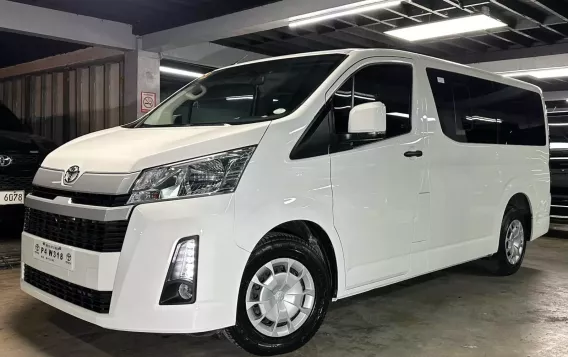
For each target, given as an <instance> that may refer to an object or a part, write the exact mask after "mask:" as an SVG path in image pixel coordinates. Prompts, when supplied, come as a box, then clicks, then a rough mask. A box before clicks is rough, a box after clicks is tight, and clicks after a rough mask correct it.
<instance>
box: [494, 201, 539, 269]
mask: <svg viewBox="0 0 568 357" xmlns="http://www.w3.org/2000/svg"><path fill="white" fill-rule="evenodd" d="M529 219H530V215H529V214H528V213H527V212H526V211H525V210H522V209H519V208H517V207H514V206H508V207H507V210H506V211H505V215H504V216H503V221H502V222H501V233H500V234H501V235H500V238H499V250H498V251H497V253H496V254H494V255H493V257H492V259H491V260H492V261H493V265H494V267H493V269H492V271H493V273H494V274H495V275H498V276H509V275H512V274H515V273H516V272H517V271H518V270H519V269H520V268H521V265H522V264H523V260H524V258H525V253H526V251H527V243H528V240H529V238H530V234H531V233H530V230H529V225H528V223H529V222H528V220H529ZM515 220H518V221H520V222H521V224H522V227H523V231H524V247H523V251H522V254H521V258H520V259H519V261H518V262H517V263H516V264H511V262H509V260H508V259H507V253H506V247H505V240H506V235H507V229H508V228H509V225H510V224H511V222H513V221H515Z"/></svg>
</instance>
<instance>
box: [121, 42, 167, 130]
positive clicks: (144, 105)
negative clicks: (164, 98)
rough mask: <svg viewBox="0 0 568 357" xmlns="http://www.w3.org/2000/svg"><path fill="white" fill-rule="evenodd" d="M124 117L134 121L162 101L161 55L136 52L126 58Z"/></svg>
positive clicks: (129, 53) (128, 120)
mask: <svg viewBox="0 0 568 357" xmlns="http://www.w3.org/2000/svg"><path fill="white" fill-rule="evenodd" d="M124 77H125V78H124V115H125V119H126V122H127V123H128V122H131V121H134V120H136V119H138V118H140V117H141V116H142V115H144V114H146V113H147V112H148V111H149V110H151V109H152V108H154V107H155V106H156V105H157V104H158V102H159V101H160V55H159V54H158V53H155V52H148V51H142V50H134V51H129V52H126V55H125V57H124Z"/></svg>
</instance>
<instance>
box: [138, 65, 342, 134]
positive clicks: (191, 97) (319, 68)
mask: <svg viewBox="0 0 568 357" xmlns="http://www.w3.org/2000/svg"><path fill="white" fill-rule="evenodd" d="M345 58H346V55H343V54H329V55H316V56H304V57H296V58H287V59H279V60H273V61H266V62H259V63H252V64H248V65H242V66H236V67H230V68H226V69H222V70H219V71H215V72H212V73H210V74H208V75H204V76H203V77H201V78H199V79H197V80H195V81H193V82H191V83H190V84H188V85H187V86H186V87H185V88H183V89H182V90H181V91H179V92H178V93H177V94H175V95H173V96H172V97H170V98H169V99H168V100H166V101H165V102H164V103H162V104H161V105H160V106H159V107H158V108H156V109H155V110H154V111H153V112H152V113H151V114H149V115H148V116H147V117H146V118H145V119H142V120H141V121H139V122H138V123H137V125H136V127H177V126H196V125H227V124H229V125H236V124H248V123H254V122H258V121H264V120H273V119H277V118H280V117H283V116H286V115H288V114H290V113H292V112H293V111H294V110H296V109H297V108H298V107H299V106H300V105H301V104H302V103H303V102H304V101H305V100H306V99H307V98H308V97H309V96H310V95H311V94H312V93H313V92H314V91H315V90H316V88H317V87H318V86H319V85H320V84H322V83H323V81H324V80H325V79H326V78H327V77H328V76H329V74H330V73H331V72H332V71H333V70H334V69H335V68H336V67H337V66H338V65H339V64H340V63H341V62H342V61H343V60H344V59H345Z"/></svg>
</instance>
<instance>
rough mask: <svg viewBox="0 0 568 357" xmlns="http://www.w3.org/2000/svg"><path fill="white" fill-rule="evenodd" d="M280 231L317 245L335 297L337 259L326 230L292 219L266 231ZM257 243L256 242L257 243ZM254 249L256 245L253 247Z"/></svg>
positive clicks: (337, 281)
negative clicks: (326, 268)
mask: <svg viewBox="0 0 568 357" xmlns="http://www.w3.org/2000/svg"><path fill="white" fill-rule="evenodd" d="M270 232H281V233H289V234H294V235H296V236H298V237H300V238H303V239H306V240H308V241H309V242H310V244H314V245H316V246H317V247H318V249H319V250H320V252H321V253H322V255H323V259H324V261H325V262H326V265H327V267H328V270H329V275H330V278H331V284H332V289H333V297H334V298H335V297H337V292H338V289H339V281H340V280H339V275H340V274H339V270H340V269H339V264H340V263H339V261H338V259H337V258H338V257H337V252H336V249H335V247H334V245H333V242H332V241H331V238H330V236H329V235H328V234H327V232H326V231H325V230H324V229H323V228H322V227H321V226H320V225H319V224H317V223H315V222H313V221H309V220H292V221H287V222H284V223H281V224H279V225H277V226H275V227H273V228H272V229H270V230H269V231H268V232H266V233H270ZM258 244H259V243H257V245H258ZM255 249H256V247H255Z"/></svg>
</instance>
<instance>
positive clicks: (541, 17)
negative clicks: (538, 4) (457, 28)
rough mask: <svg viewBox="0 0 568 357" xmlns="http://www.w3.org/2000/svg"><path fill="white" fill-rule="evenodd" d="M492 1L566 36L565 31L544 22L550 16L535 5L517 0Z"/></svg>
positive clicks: (540, 25)
mask: <svg viewBox="0 0 568 357" xmlns="http://www.w3.org/2000/svg"><path fill="white" fill-rule="evenodd" d="M491 3H493V4H495V5H497V6H500V7H502V8H503V9H505V10H507V11H510V12H512V13H514V14H516V15H517V16H520V17H522V18H525V19H527V20H529V21H533V22H534V23H535V24H537V25H538V26H539V27H542V28H545V29H547V30H548V31H550V32H552V33H554V34H556V35H557V36H560V37H565V35H564V34H563V33H561V32H559V31H557V30H555V29H553V28H552V27H550V26H548V25H545V24H544V22H545V21H546V19H547V17H548V16H547V14H546V13H544V12H542V11H541V10H540V9H537V8H535V7H533V6H530V5H528V4H525V3H523V2H521V1H515V0H491Z"/></svg>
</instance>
